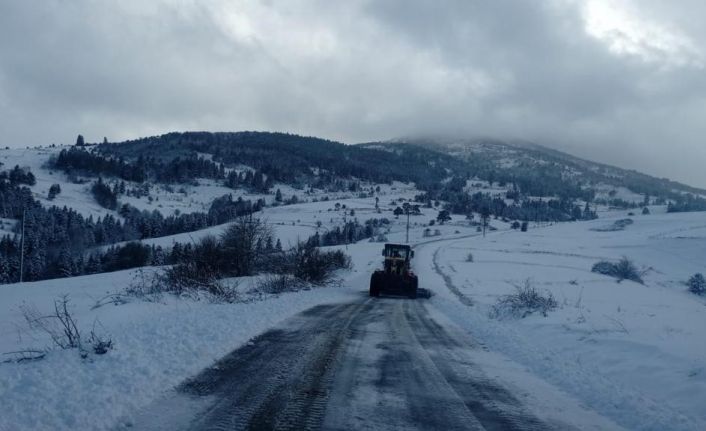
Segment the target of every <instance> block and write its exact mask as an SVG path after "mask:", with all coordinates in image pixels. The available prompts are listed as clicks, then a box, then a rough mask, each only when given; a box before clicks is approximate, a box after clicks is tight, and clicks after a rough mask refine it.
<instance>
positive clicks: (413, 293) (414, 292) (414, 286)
mask: <svg viewBox="0 0 706 431" xmlns="http://www.w3.org/2000/svg"><path fill="white" fill-rule="evenodd" d="M410 283H411V285H412V286H411V289H410V290H409V298H410V299H417V286H418V280H417V277H414V278H412V280H411V281H410Z"/></svg>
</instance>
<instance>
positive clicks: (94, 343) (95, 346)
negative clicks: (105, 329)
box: [88, 320, 113, 355]
mask: <svg viewBox="0 0 706 431" xmlns="http://www.w3.org/2000/svg"><path fill="white" fill-rule="evenodd" d="M96 323H98V321H97V320H96V321H94V322H93V328H92V329H91V335H90V336H89V337H88V344H89V345H90V346H91V350H93V353H95V354H96V355H105V354H106V353H108V350H111V349H112V348H113V340H112V339H111V338H110V337H109V336H106V335H102V334H100V333H98V332H96Z"/></svg>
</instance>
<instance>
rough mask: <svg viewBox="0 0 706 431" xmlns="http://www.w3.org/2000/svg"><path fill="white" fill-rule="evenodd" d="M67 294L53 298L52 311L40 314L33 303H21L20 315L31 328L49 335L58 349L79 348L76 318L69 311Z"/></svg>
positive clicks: (79, 337) (79, 334) (79, 335)
mask: <svg viewBox="0 0 706 431" xmlns="http://www.w3.org/2000/svg"><path fill="white" fill-rule="evenodd" d="M69 303H70V300H69V296H68V295H64V296H62V297H61V298H59V299H56V300H54V312H53V313H51V314H46V315H45V314H42V313H40V312H39V310H37V308H36V307H35V306H33V305H22V306H21V307H20V310H21V311H22V316H23V317H24V319H25V321H26V322H27V324H28V325H29V328H30V329H32V330H37V331H40V332H44V333H46V334H48V335H49V337H50V338H51V340H52V343H53V344H54V346H56V347H58V348H60V349H77V348H78V349H80V348H81V333H80V332H79V330H78V326H77V325H76V319H74V317H73V315H72V314H71V312H70V311H69Z"/></svg>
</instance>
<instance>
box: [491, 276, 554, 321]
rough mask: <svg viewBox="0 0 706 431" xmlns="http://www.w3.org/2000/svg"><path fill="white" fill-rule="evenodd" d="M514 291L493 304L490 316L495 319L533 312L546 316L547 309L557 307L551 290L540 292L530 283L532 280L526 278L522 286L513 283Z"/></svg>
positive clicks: (522, 315)
mask: <svg viewBox="0 0 706 431" xmlns="http://www.w3.org/2000/svg"><path fill="white" fill-rule="evenodd" d="M515 289H517V292H516V293H513V294H510V295H505V296H502V297H500V298H499V299H498V301H497V303H496V304H495V305H493V307H492V309H491V312H490V317H492V318H496V319H503V318H507V317H510V318H515V319H517V318H524V317H527V316H529V315H531V314H533V313H536V312H539V313H541V314H542V316H544V317H546V316H547V313H548V312H549V311H552V310H554V309H556V308H557V306H558V304H557V301H556V299H554V296H553V295H552V294H551V292H547V294H546V295H543V294H541V293H540V292H539V291H537V289H536V288H535V287H534V285H533V284H532V280H530V279H527V280H525V282H524V283H523V285H522V286H518V285H515Z"/></svg>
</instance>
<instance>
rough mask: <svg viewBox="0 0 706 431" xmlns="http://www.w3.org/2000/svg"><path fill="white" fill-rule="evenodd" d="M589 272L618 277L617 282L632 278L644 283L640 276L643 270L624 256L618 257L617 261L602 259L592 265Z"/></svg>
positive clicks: (643, 272)
mask: <svg viewBox="0 0 706 431" xmlns="http://www.w3.org/2000/svg"><path fill="white" fill-rule="evenodd" d="M591 272H595V273H598V274H603V275H608V276H610V277H615V278H617V279H618V282H621V281H623V280H632V281H634V282H637V283H640V284H644V282H643V281H642V276H643V275H644V274H645V271H641V270H639V269H637V266H635V264H634V263H633V262H632V261H631V260H630V259H628V258H627V257H625V256H623V257H622V258H620V260H619V261H618V262H609V261H606V260H602V261H600V262H598V263H596V264H595V265H593V267H592V268H591Z"/></svg>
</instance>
